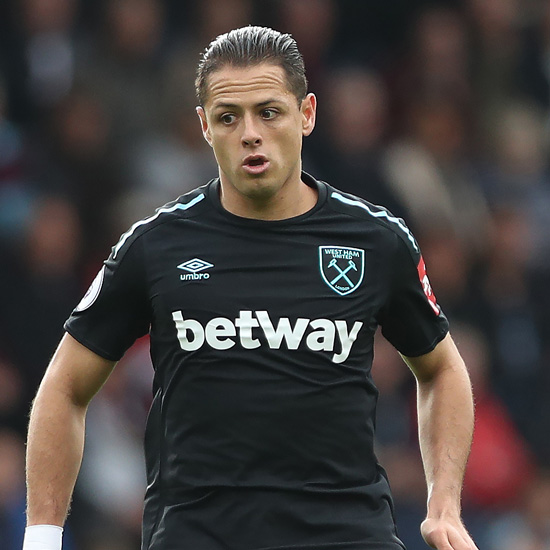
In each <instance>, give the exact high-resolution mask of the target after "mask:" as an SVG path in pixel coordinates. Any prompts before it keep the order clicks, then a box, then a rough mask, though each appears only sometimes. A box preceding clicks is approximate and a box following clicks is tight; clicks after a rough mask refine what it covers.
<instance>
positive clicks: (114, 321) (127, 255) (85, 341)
mask: <svg viewBox="0 0 550 550" xmlns="http://www.w3.org/2000/svg"><path fill="white" fill-rule="evenodd" d="M142 248H143V247H142V244H141V240H140V239H137V240H135V241H133V242H132V243H131V244H129V245H127V247H126V248H125V249H124V253H121V252H119V253H118V254H117V251H116V249H113V253H111V255H110V256H109V258H108V259H107V260H106V261H105V263H104V265H103V267H102V268H101V269H100V271H99V273H98V274H97V276H96V278H95V279H94V281H93V282H92V284H91V285H90V288H89V289H88V292H87V293H86V294H85V295H84V297H83V298H82V300H81V301H80V303H79V304H78V305H77V306H76V308H75V309H74V310H73V312H72V314H71V316H70V317H69V319H67V321H66V322H65V326H64V328H65V330H66V331H67V332H68V333H69V334H70V335H71V336H73V338H75V339H76V340H78V341H79V342H80V343H81V344H82V345H84V346H86V347H87V348H88V349H90V350H92V351H93V352H95V353H97V354H98V355H100V356H101V357H104V358H105V359H109V360H111V361H118V360H119V359H120V358H121V357H122V356H123V355H124V353H125V352H126V350H127V349H128V348H129V347H130V346H131V345H132V344H133V343H134V342H135V340H136V339H138V338H140V337H141V336H143V335H144V334H147V332H148V331H149V326H150V307H149V302H148V299H147V290H146V276H145V267H144V259H143V254H142Z"/></svg>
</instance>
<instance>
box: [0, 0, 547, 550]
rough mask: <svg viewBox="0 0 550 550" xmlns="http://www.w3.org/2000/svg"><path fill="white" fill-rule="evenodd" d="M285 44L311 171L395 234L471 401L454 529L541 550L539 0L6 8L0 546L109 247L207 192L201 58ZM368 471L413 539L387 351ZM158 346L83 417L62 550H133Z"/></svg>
mask: <svg viewBox="0 0 550 550" xmlns="http://www.w3.org/2000/svg"><path fill="white" fill-rule="evenodd" d="M249 23H251V24H260V25H268V26H272V27H274V28H276V29H278V30H281V31H285V32H290V33H291V34H292V35H293V36H294V37H295V38H296V40H297V41H298V45H299V47H300V49H301V51H302V53H303V55H304V57H305V61H306V68H307V74H308V78H309V82H310V90H311V91H314V92H315V93H316V94H317V96H318V100H319V115H318V126H317V128H316V130H315V132H314V133H313V135H312V136H310V137H309V138H307V139H306V142H305V145H304V168H305V169H306V170H307V171H309V172H311V173H312V174H313V175H315V176H317V177H318V178H320V179H324V180H326V181H328V182H330V183H332V184H333V185H335V186H336V187H339V188H341V189H342V190H345V191H348V192H352V193H355V194H357V195H360V196H362V197H364V198H366V199H368V200H370V201H371V202H374V203H378V204H382V205H384V206H386V207H387V208H389V209H390V210H391V211H392V212H393V213H394V214H396V215H399V216H401V217H404V218H405V219H406V221H407V223H408V224H409V226H410V227H411V228H412V229H413V231H414V233H415V235H416V236H417V239H418V241H419V242H420V245H421V247H422V249H423V253H424V257H425V259H426V263H427V266H428V273H429V275H430V279H431V283H432V286H433V287H434V290H435V294H436V296H437V298H438V301H439V303H440V304H441V306H442V307H443V309H444V311H445V312H446V314H447V316H448V317H449V319H450V321H451V324H452V328H453V334H454V337H455V340H456V341H457V344H458V347H459V349H460V351H461V353H462V354H463V356H464V358H465V359H466V362H467V365H468V367H469V369H470V373H471V376H472V382H473V386H474V392H475V398H476V406H477V420H476V431H475V437H474V443H473V449H472V454H471V459H470V463H469V466H468V469H467V472H466V482H465V490H464V507H465V520H466V523H467V526H468V528H469V529H470V530H471V531H472V533H473V534H474V535H475V537H476V538H477V541H478V545H479V547H480V548H483V549H484V550H518V549H521V550H548V548H550V438H549V437H548V434H549V433H550V398H549V395H550V277H549V275H550V170H549V169H550V163H549V160H550V155H549V152H550V2H548V1H546V0H462V1H459V0H455V1H451V0H449V1H445V0H438V1H431V2H430V1H420V0H415V1H412V0H392V1H391V2H388V1H387V0H369V1H366V2H363V1H361V0H338V1H336V0H262V1H256V2H254V1H252V0H195V1H187V0H101V1H98V0H6V1H3V2H1V3H0V293H1V298H0V540H1V541H2V543H1V544H2V548H4V549H5V550H16V549H19V548H20V544H21V540H22V532H23V528H24V521H25V518H24V472H23V455H24V443H23V442H24V437H25V430H26V423H27V414H28V409H29V406H30V402H31V400H32V397H33V395H34V393H35V391H36V388H37V385H38V384H39V382H40V379H41V377H42V375H43V373H44V369H45V367H46V365H47V363H48V360H49V358H50V356H51V354H52V353H53V351H54V349H55V346H56V344H57V342H58V341H59V338H60V337H61V335H62V324H63V322H64V320H65V318H66V317H67V316H68V314H69V313H70V311H71V310H72V308H73V307H74V305H75V304H76V303H77V302H78V301H79V299H80V297H81V295H82V294H83V293H84V291H85V289H86V288H87V286H88V284H89V283H90V281H91V280H92V279H93V277H94V275H95V273H96V272H97V270H98V268H99V267H100V265H101V262H102V260H103V259H104V258H106V256H108V254H109V251H110V247H111V246H112V245H113V244H114V243H116V242H117V240H118V236H119V235H120V233H122V232H124V231H125V230H126V229H127V228H128V226H129V225H131V224H132V223H133V222H134V221H136V220H137V219H139V218H141V217H144V216H146V215H149V214H151V213H152V212H154V209H155V207H157V206H160V205H162V204H163V203H165V202H167V201H169V200H171V199H173V198H175V197H177V196H178V195H180V194H183V193H184V192H186V191H187V190H189V189H192V188H194V187H196V186H198V185H201V184H203V183H205V182H206V181H208V180H209V179H211V178H212V177H215V176H216V166H215V163H214V159H213V156H212V153H211V150H210V149H209V147H208V146H207V145H206V144H205V142H204V140H203V139H202V136H201V134H200V128H199V122H198V119H197V117H196V114H195V112H194V108H195V104H196V100H195V98H194V90H193V80H194V71H195V66H196V63H197V61H198V58H199V55H200V52H201V51H202V50H203V49H204V47H205V46H206V45H207V44H208V42H209V41H210V40H211V39H212V38H214V37H215V36H217V35H218V34H220V33H222V32H225V31H227V30H229V29H231V28H235V27H238V26H243V25H246V24H249ZM373 376H374V378H375V381H376V383H377V385H378V387H379V389H380V399H379V413H378V422H377V425H378V432H377V453H378V455H379V458H380V460H381V462H382V463H383V464H384V465H385V466H386V469H387V470H388V473H389V476H390V482H391V484H392V487H393V491H394V495H395V500H396V505H397V520H398V524H399V527H400V534H401V536H402V538H403V540H404V541H405V542H406V543H407V545H408V549H409V550H421V549H424V548H426V546H425V545H424V543H423V542H422V541H421V539H420V535H419V533H418V526H419V523H420V521H421V520H422V515H423V513H424V509H425V499H426V492H425V485H424V481H423V477H422V472H421V462H420V455H419V450H418V444H417V436H416V419H415V405H414V392H415V387H414V378H413V377H412V375H411V374H410V373H409V372H408V371H407V369H406V367H405V365H404V363H403V362H402V361H401V359H400V358H399V356H398V355H397V353H396V352H395V350H393V348H391V346H389V345H388V344H387V343H386V342H385V341H384V340H383V339H382V338H380V339H379V341H378V343H377V346H376V358H375V364H374V367H373ZM151 377H152V372H151V365H150V360H149V356H148V350H147V340H146V339H144V340H141V341H139V342H137V343H136V345H135V346H134V347H133V348H132V349H131V350H130V351H129V352H128V354H127V355H126V357H125V358H124V359H123V361H121V363H120V365H119V366H118V367H117V369H115V373H114V374H113V376H112V377H111V379H110V380H109V382H108V383H107V385H106V386H105V388H104V389H103V390H102V391H101V392H100V394H99V395H98V396H97V397H96V399H95V400H94V401H93V403H92V406H91V408H90V413H89V419H88V433H87V439H86V455H85V459H84V463H83V467H82V472H81V476H80V478H79V481H78V484H77V490H76V494H75V498H74V503H73V512H72V515H71V517H70V520H69V522H68V525H67V534H66V537H65V541H66V548H67V550H132V549H136V548H138V547H139V542H138V541H139V526H140V514H141V506H142V502H141V500H142V496H143V493H144V488H145V480H144V466H143V460H142V450H141V439H142V435H143V428H144V423H145V417H146V414H147V408H148V406H149V403H150V399H151V392H150V384H151Z"/></svg>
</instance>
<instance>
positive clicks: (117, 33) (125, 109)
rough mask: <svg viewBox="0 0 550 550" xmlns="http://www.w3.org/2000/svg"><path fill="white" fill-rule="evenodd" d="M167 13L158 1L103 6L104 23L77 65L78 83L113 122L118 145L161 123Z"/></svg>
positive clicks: (117, 1)
mask: <svg viewBox="0 0 550 550" xmlns="http://www.w3.org/2000/svg"><path fill="white" fill-rule="evenodd" d="M164 28H165V12H164V9H163V4H162V3H161V2H159V1H157V0H113V1H111V2H106V3H105V4H104V27H103V28H102V30H101V32H100V33H98V34H97V35H96V36H95V38H96V43H95V44H94V46H93V47H92V48H90V51H89V55H88V57H87V58H84V59H83V60H82V62H81V63H80V65H79V67H78V68H77V69H78V70H77V82H78V83H79V84H80V85H82V86H83V87H84V88H85V89H86V90H87V91H88V92H89V93H91V94H92V95H93V96H95V97H97V98H98V99H99V101H100V102H101V103H102V104H103V105H104V106H105V109H106V112H107V115H108V116H109V117H110V118H111V119H112V120H113V129H114V137H115V138H116V139H117V140H119V141H120V143H119V145H121V144H123V143H126V142H129V143H131V142H132V140H134V139H136V138H139V137H142V136H143V135H144V134H147V133H148V132H150V131H153V130H155V129H157V128H158V127H159V124H160V123H161V111H160V106H161V101H160V98H161V91H162V84H163V79H162V75H163V71H162V67H163V62H164V57H163V55H162V53H163V46H164Z"/></svg>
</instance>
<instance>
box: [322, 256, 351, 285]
mask: <svg viewBox="0 0 550 550" xmlns="http://www.w3.org/2000/svg"><path fill="white" fill-rule="evenodd" d="M329 267H334V268H335V269H336V270H338V272H339V273H338V275H336V277H334V279H332V281H330V284H331V285H333V284H335V283H337V282H338V281H339V280H340V279H345V280H346V282H347V283H348V284H349V285H350V286H351V287H354V286H355V284H354V283H353V282H352V281H351V279H350V278H349V277H348V276H347V275H346V273H347V272H348V271H349V270H350V269H353V270H354V271H357V266H356V265H355V263H354V262H353V260H348V266H347V267H346V268H345V269H341V268H340V266H339V265H338V262H337V261H336V258H332V260H330V262H329V264H328V266H327V268H329Z"/></svg>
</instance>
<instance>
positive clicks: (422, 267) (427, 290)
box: [417, 256, 441, 315]
mask: <svg viewBox="0 0 550 550" xmlns="http://www.w3.org/2000/svg"><path fill="white" fill-rule="evenodd" d="M417 270H418V278H419V279H420V284H421V285H422V290H423V291H424V294H425V295H426V298H428V302H429V304H430V306H431V308H432V309H433V311H434V313H435V314H436V315H439V313H440V312H441V308H440V307H439V305H438V304H437V300H436V299H435V294H434V293H433V290H432V285H431V284H430V280H429V279H428V274H427V273H426V264H425V263H424V258H423V257H422V256H420V261H419V262H418V266H417Z"/></svg>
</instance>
